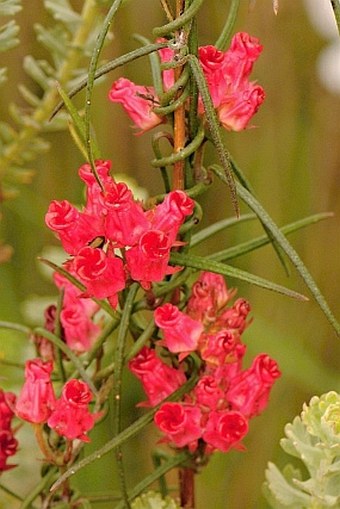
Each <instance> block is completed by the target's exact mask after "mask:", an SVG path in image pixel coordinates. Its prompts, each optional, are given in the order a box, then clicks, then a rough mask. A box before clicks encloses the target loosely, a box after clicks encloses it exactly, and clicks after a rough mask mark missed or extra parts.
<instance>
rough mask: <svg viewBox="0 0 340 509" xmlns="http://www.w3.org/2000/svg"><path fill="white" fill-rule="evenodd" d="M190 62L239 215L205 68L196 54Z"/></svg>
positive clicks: (232, 181) (237, 211)
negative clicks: (204, 71)
mask: <svg viewBox="0 0 340 509" xmlns="http://www.w3.org/2000/svg"><path fill="white" fill-rule="evenodd" d="M188 62H189V64H190V67H191V70H192V74H193V76H194V78H195V81H196V83H197V87H198V90H199V92H200V94H201V97H202V101H203V104H204V110H205V115H206V118H207V122H208V125H209V130H210V134H211V137H212V140H213V142H214V145H215V147H216V150H217V154H218V157H219V160H220V162H221V164H222V167H223V170H224V173H225V178H226V182H227V185H228V187H229V190H230V194H231V200H232V203H233V207H234V210H235V212H236V215H237V216H239V206H238V202H237V195H236V188H235V181H234V178H233V175H232V165H231V161H230V154H229V152H228V151H227V150H226V148H225V146H224V144H223V141H222V138H221V133H220V128H219V122H218V119H217V116H216V112H215V108H214V105H213V102H212V99H211V96H210V93H209V88H208V85H207V82H206V79H205V77H204V74H203V70H202V68H201V66H200V63H199V61H198V58H197V57H196V56H194V55H189V56H188Z"/></svg>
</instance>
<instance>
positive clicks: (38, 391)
mask: <svg viewBox="0 0 340 509" xmlns="http://www.w3.org/2000/svg"><path fill="white" fill-rule="evenodd" d="M52 369H53V364H52V362H50V361H48V362H45V363H44V362H43V361H42V360H41V359H33V360H29V361H27V362H26V368H25V383H24V385H23V387H22V389H21V392H20V394H19V396H18V399H17V403H16V406H15V411H16V414H17V416H18V417H20V418H21V419H24V420H25V421H29V422H33V423H37V424H38V423H43V422H46V421H47V419H48V418H49V416H50V415H51V412H52V410H53V409H54V407H55V403H56V399H55V395H54V390H53V386H52V383H51V372H52Z"/></svg>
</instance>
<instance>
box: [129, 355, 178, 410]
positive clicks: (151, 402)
mask: <svg viewBox="0 0 340 509" xmlns="http://www.w3.org/2000/svg"><path fill="white" fill-rule="evenodd" d="M129 369H130V371H131V372H132V373H133V374H134V375H135V376H136V377H137V378H138V379H139V380H140V381H141V383H142V385H143V389H144V392H145V394H146V395H147V397H148V401H146V402H145V403H142V404H140V405H139V406H155V405H157V404H158V403H160V402H161V401H162V400H163V399H164V398H166V397H167V396H169V395H170V394H172V393H173V392H174V391H175V390H176V389H178V388H179V387H180V386H181V385H183V384H184V383H185V381H186V378H185V375H184V373H183V372H182V371H181V370H180V369H176V368H173V367H171V366H168V365H167V364H165V363H164V362H163V361H162V360H161V359H160V358H159V357H157V355H156V352H155V350H152V349H151V348H148V347H146V346H145V347H144V348H143V349H142V350H141V351H140V352H139V353H138V354H137V355H136V356H135V357H134V358H133V359H132V360H131V361H130V362H129Z"/></svg>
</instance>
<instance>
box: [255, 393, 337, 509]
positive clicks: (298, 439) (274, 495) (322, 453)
mask: <svg viewBox="0 0 340 509" xmlns="http://www.w3.org/2000/svg"><path fill="white" fill-rule="evenodd" d="M285 434H286V438H283V439H282V440H281V446H282V448H283V449H284V451H285V452H286V453H287V454H290V455H291V456H294V457H296V458H299V459H300V460H301V461H302V462H303V464H304V466H305V469H306V471H307V475H306V476H304V475H303V473H302V472H301V471H300V470H299V469H295V468H293V467H292V465H287V466H286V467H285V468H284V469H283V471H282V472H280V470H279V469H278V468H277V467H276V466H275V465H274V464H273V463H269V464H268V469H267V471H266V479H267V481H266V483H265V485H264V490H265V494H266V497H267V499H268V501H269V502H270V504H271V507H273V508H274V509H283V508H285V507H289V508H292V509H304V508H306V509H307V508H315V509H317V508H318V509H319V508H320V509H323V508H327V507H334V508H336V507H339V505H340V395H339V394H337V393H336V392H334V391H331V392H328V393H327V394H324V395H323V396H321V397H320V398H319V397H317V396H314V397H313V398H312V399H311V401H310V403H309V405H306V404H305V405H304V406H303V411H302V413H301V416H300V417H299V416H298V417H295V419H294V421H293V422H292V423H291V424H287V425H286V427H285ZM304 477H305V478H304Z"/></svg>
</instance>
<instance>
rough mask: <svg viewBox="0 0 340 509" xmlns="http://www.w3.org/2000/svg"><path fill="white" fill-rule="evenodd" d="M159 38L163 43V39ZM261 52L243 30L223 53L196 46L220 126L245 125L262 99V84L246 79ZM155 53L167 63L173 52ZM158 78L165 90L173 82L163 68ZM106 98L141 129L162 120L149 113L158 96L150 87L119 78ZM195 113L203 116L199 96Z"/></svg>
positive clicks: (237, 127) (236, 128) (171, 72)
mask: <svg viewBox="0 0 340 509" xmlns="http://www.w3.org/2000/svg"><path fill="white" fill-rule="evenodd" d="M159 41H161V42H164V39H159ZM261 52H262V45H261V44H260V42H259V40H258V39H257V38H256V37H252V36H250V35H249V34H247V33H246V32H239V33H237V34H235V35H234V37H233V38H232V41H231V44H230V48H229V49H228V50H227V51H225V52H223V51H220V50H218V49H217V48H216V47H215V46H212V45H208V46H201V47H200V48H199V49H198V56H199V62H200V65H201V67H202V71H203V73H204V76H205V79H206V81H207V84H208V89H209V93H210V96H211V98H212V102H213V105H214V107H215V108H216V110H217V116H218V118H219V120H220V122H221V125H222V126H223V127H224V128H225V129H227V130H232V131H241V130H242V129H245V128H246V127H248V125H249V121H250V119H251V118H252V116H253V115H255V113H256V112H257V110H258V108H259V106H260V105H261V104H262V102H263V100H264V97H265V94H264V90H263V89H262V87H260V86H259V85H256V84H255V83H254V82H250V81H249V75H250V73H251V71H252V68H253V65H254V62H255V61H256V60H257V59H258V57H259V56H260V54H261ZM158 53H159V57H160V60H161V62H162V63H163V64H166V63H167V62H171V61H172V60H173V58H174V54H175V53H174V51H173V50H172V49H171V48H162V49H160V50H159V52H158ZM162 80H163V89H164V91H168V90H169V89H170V88H171V87H172V86H173V85H174V82H175V79H174V70H173V69H166V70H163V71H162ZM109 98H110V100H111V101H113V102H120V103H121V104H122V105H123V107H124V109H125V110H126V112H127V113H128V115H129V116H130V117H131V118H132V120H133V121H134V123H135V125H136V126H137V127H139V128H140V129H141V132H144V131H147V130H148V129H151V128H152V127H155V126H156V125H158V124H160V123H161V122H163V121H165V120H166V119H165V117H163V118H162V117H159V116H157V115H156V114H155V113H154V112H153V107H154V104H157V103H158V101H159V99H158V98H157V97H156V95H155V91H154V89H153V88H152V87H141V86H138V85H135V84H134V83H132V82H130V81H129V80H127V79H125V78H120V79H118V80H117V81H116V82H114V83H113V85H112V88H111V90H110V92H109ZM198 112H199V114H200V115H201V116H203V115H204V105H203V101H202V98H201V97H200V96H199V100H198Z"/></svg>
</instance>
